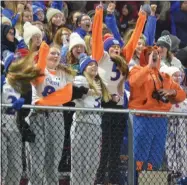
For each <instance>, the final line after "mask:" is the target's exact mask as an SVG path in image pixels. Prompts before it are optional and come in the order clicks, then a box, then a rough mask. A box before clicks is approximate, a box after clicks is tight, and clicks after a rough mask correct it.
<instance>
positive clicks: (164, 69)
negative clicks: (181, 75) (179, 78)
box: [160, 65, 180, 76]
mask: <svg viewBox="0 0 187 185" xmlns="http://www.w3.org/2000/svg"><path fill="white" fill-rule="evenodd" d="M160 72H162V73H166V74H168V75H169V76H172V75H173V74H174V73H176V72H180V69H179V68H178V67H175V66H170V67H168V66H166V65H165V66H163V67H161V68H160Z"/></svg>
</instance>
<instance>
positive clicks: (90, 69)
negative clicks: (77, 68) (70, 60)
mask: <svg viewBox="0 0 187 185" xmlns="http://www.w3.org/2000/svg"><path fill="white" fill-rule="evenodd" d="M97 71H98V66H97V63H96V62H94V61H93V62H90V63H89V64H88V65H87V66H86V69H85V72H86V73H87V74H88V75H89V76H90V77H91V78H95V77H96V75H97V73H98V72H97Z"/></svg>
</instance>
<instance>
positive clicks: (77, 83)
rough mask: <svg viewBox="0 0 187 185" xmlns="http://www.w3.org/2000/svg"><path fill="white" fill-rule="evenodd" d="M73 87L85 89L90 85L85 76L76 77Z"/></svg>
mask: <svg viewBox="0 0 187 185" xmlns="http://www.w3.org/2000/svg"><path fill="white" fill-rule="evenodd" d="M73 85H74V86H76V87H80V86H83V87H86V88H89V85H88V82H87V80H86V78H85V77H84V76H81V75H80V76H76V77H75V80H74V82H73Z"/></svg>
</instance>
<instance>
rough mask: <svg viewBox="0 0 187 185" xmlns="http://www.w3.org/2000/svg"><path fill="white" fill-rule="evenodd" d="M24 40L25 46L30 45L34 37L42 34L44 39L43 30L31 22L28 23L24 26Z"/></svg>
mask: <svg viewBox="0 0 187 185" xmlns="http://www.w3.org/2000/svg"><path fill="white" fill-rule="evenodd" d="M23 30H24V31H23V38H24V41H25V44H27V45H29V42H30V40H31V38H32V36H33V35H36V34H40V35H41V37H42V32H41V30H40V29H39V28H38V27H37V26H34V25H32V24H31V23H30V22H26V23H25V24H24V26H23Z"/></svg>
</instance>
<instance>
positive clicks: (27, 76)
mask: <svg viewBox="0 0 187 185" xmlns="http://www.w3.org/2000/svg"><path fill="white" fill-rule="evenodd" d="M33 60H34V55H31V54H30V55H28V56H26V57H24V58H21V59H18V60H16V61H14V62H12V63H11V65H10V66H9V68H8V73H7V80H8V82H9V84H10V85H11V86H12V87H13V88H14V89H15V90H16V91H17V92H19V93H21V94H22V93H27V92H28V90H29V87H30V82H31V81H33V80H34V79H36V78H37V77H40V76H43V74H41V72H40V69H38V68H37V67H35V66H34V65H33Z"/></svg>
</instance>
